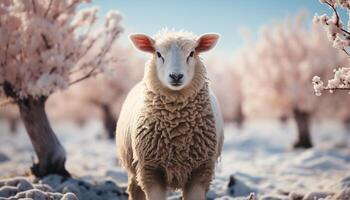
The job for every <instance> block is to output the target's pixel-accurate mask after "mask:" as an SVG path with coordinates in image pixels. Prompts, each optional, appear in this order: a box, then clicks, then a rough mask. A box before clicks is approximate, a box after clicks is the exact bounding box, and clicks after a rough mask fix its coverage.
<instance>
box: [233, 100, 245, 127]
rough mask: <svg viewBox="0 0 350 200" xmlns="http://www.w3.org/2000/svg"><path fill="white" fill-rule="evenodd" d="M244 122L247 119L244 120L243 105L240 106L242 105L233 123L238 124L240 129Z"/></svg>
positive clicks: (239, 106)
mask: <svg viewBox="0 0 350 200" xmlns="http://www.w3.org/2000/svg"><path fill="white" fill-rule="evenodd" d="M244 120H245V118H244V114H243V110H242V104H240V105H238V108H237V111H236V115H235V117H234V119H233V121H234V122H236V124H237V127H238V128H242V126H243V123H244Z"/></svg>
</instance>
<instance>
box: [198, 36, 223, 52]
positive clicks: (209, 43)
mask: <svg viewBox="0 0 350 200" xmlns="http://www.w3.org/2000/svg"><path fill="white" fill-rule="evenodd" d="M219 37H220V35H219V34H216V33H207V34H204V35H201V36H200V37H198V39H197V47H196V51H197V52H205V51H209V50H210V49H212V48H214V46H215V44H216V43H217V41H218V40H219Z"/></svg>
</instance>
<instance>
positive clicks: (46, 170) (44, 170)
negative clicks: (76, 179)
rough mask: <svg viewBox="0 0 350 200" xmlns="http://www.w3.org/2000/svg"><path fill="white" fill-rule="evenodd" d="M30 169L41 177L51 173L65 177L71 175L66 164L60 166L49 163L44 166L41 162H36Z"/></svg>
mask: <svg viewBox="0 0 350 200" xmlns="http://www.w3.org/2000/svg"><path fill="white" fill-rule="evenodd" d="M30 171H31V173H32V174H33V175H34V176H36V177H39V178H40V177H44V176H47V175H50V174H58V175H61V176H63V177H70V176H71V175H70V173H69V172H68V171H67V170H66V168H65V167H64V166H59V165H55V164H49V165H46V166H43V165H41V163H34V164H33V165H32V167H31V168H30Z"/></svg>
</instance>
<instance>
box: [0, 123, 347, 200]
mask: <svg viewBox="0 0 350 200" xmlns="http://www.w3.org/2000/svg"><path fill="white" fill-rule="evenodd" d="M53 128H54V130H55V132H56V133H57V134H58V137H59V139H60V141H61V142H62V143H63V145H64V147H65V149H66V152H67V158H68V160H67V164H66V166H67V168H68V170H69V171H70V172H71V173H72V174H73V179H64V178H62V177H58V176H49V177H46V178H45V179H43V180H35V179H34V178H33V177H30V176H29V177H28V176H26V172H27V171H28V169H29V167H30V165H31V164H32V162H33V159H34V158H35V156H34V155H35V154H34V152H33V149H32V147H31V144H30V141H29V138H28V136H27V135H26V134H25V130H24V127H23V126H22V125H21V126H20V127H19V129H18V133H17V134H11V133H10V132H9V129H8V125H7V124H6V123H5V122H1V123H0V130H1V133H0V178H1V180H0V200H2V199H20V198H21V197H23V198H24V197H29V199H31V198H32V199H45V197H46V198H47V199H49V198H48V197H52V198H51V199H65V200H70V199H71V200H73V199H76V196H77V197H79V199H83V200H90V199H94V200H99V199H101V200H102V199H115V200H118V199H126V198H127V197H126V194H125V192H124V189H125V187H126V182H127V176H126V173H125V172H124V170H123V169H121V168H120V167H119V166H118V163H117V160H116V157H115V149H116V148H115V143H114V141H109V140H107V139H105V138H104V136H103V134H102V132H101V130H103V129H102V126H101V125H100V124H99V123H97V122H91V123H87V125H86V126H84V127H79V126H76V125H73V124H69V123H60V124H53ZM294 130H295V127H294V124H293V123H286V124H284V125H281V124H278V123H274V122H259V123H258V122H255V123H248V124H246V125H245V126H244V127H243V129H241V130H240V129H237V128H236V127H235V126H234V125H227V126H226V129H225V144H224V150H223V154H222V157H221V160H220V161H219V163H218V167H217V169H216V177H215V179H214V181H213V182H212V186H211V188H210V191H209V193H208V199H221V200H223V199H247V196H249V194H250V193H254V194H255V197H256V199H265V200H268V199H270V200H273V199H276V200H278V199H295V200H296V199H310V200H314V199H321V198H326V199H342V200H346V199H350V196H347V195H350V133H347V131H346V130H345V129H344V128H343V126H342V125H341V124H339V123H335V122H334V123H327V124H320V123H318V124H314V125H313V127H312V134H313V138H314V143H315V148H313V149H310V150H297V151H294V150H291V149H290V145H291V143H292V142H293V139H294V137H295V132H294ZM15 177H21V178H15ZM21 191H27V192H22V193H21ZM40 191H42V192H40ZM59 193H63V194H66V195H63V194H59ZM72 193H74V194H75V195H74V194H72ZM16 195H17V196H16ZM21 195H22V196H21ZM26 195H27V196H26ZM38 195H39V196H38ZM20 196H21V197H20ZM327 196H328V197H327ZM39 197H40V198H39ZM178 197H179V193H178V192H172V193H169V199H178Z"/></svg>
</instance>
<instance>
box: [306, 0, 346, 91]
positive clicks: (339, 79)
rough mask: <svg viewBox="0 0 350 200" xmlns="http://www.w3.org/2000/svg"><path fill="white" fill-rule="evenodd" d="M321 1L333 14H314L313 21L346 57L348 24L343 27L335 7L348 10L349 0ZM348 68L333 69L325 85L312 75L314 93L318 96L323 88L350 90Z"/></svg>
mask: <svg viewBox="0 0 350 200" xmlns="http://www.w3.org/2000/svg"><path fill="white" fill-rule="evenodd" d="M320 2H321V3H324V4H327V5H328V6H329V7H330V8H331V9H332V10H333V16H332V17H329V16H327V15H326V14H323V15H321V16H318V15H315V17H314V20H313V21H314V23H318V24H321V25H322V26H323V27H324V29H325V30H326V32H327V34H328V39H329V40H330V41H331V42H333V47H334V48H337V49H339V50H341V51H343V52H344V53H345V54H346V55H347V56H348V57H349V56H350V54H349V52H348V49H349V46H350V32H349V28H350V24H348V27H347V28H345V27H344V25H343V22H342V21H341V19H340V16H339V12H338V10H337V7H340V8H342V9H346V10H348V15H349V10H350V1H349V0H320ZM349 81H350V68H349V67H344V66H343V67H341V68H339V69H335V70H334V77H333V79H330V80H328V83H327V85H325V84H324V82H323V81H322V80H321V78H320V77H319V76H314V77H313V79H312V84H313V87H314V91H315V94H316V95H317V96H320V95H321V94H322V91H323V90H329V91H330V92H331V93H332V92H333V91H334V90H350V82H349Z"/></svg>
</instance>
